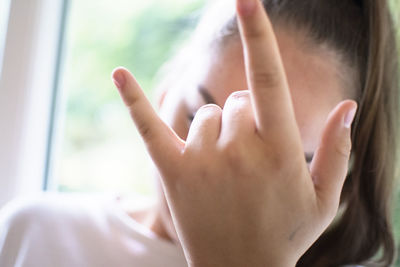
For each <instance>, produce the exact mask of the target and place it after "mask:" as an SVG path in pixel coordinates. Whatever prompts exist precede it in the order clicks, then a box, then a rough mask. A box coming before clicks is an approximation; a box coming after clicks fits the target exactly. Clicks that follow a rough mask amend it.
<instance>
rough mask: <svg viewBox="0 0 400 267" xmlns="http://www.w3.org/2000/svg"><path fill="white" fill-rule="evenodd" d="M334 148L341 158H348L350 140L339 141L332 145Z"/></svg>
mask: <svg viewBox="0 0 400 267" xmlns="http://www.w3.org/2000/svg"><path fill="white" fill-rule="evenodd" d="M334 149H335V152H336V153H337V154H338V155H339V156H341V157H343V158H349V157H350V152H351V142H350V140H346V141H343V142H340V143H338V144H336V145H335V146H334Z"/></svg>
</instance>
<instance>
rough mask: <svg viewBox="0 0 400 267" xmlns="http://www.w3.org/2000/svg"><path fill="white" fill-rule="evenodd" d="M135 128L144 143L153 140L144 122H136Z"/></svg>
mask: <svg viewBox="0 0 400 267" xmlns="http://www.w3.org/2000/svg"><path fill="white" fill-rule="evenodd" d="M136 128H137V130H138V131H139V134H140V135H141V136H142V138H143V139H144V140H145V141H146V140H150V139H152V138H153V131H152V130H151V127H149V125H148V124H147V123H146V122H137V123H136Z"/></svg>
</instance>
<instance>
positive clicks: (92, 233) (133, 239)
mask: <svg viewBox="0 0 400 267" xmlns="http://www.w3.org/2000/svg"><path fill="white" fill-rule="evenodd" d="M0 266H1V267H28V266H29V267H67V266H68V267H72V266H73V267H80V266H84V267H101V266H107V267H108V266H116V267H124V266H129V267H135V266H138V267H139V266H143V267H160V266H162V267H164V266H165V267H168V266H171V267H181V266H187V263H186V260H185V257H184V254H183V251H182V248H181V247H179V246H177V245H175V244H173V243H171V242H168V241H165V240H163V239H160V238H158V237H157V236H156V235H155V234H154V233H153V232H151V231H150V230H149V229H147V228H146V227H144V226H142V225H141V224H139V223H138V222H136V221H135V220H133V219H132V218H131V217H129V216H128V214H127V213H126V212H125V211H123V209H122V208H121V206H120V205H119V204H118V203H117V202H116V201H111V200H110V199H108V198H107V199H106V200H105V199H98V198H88V197H76V196H65V195H54V194H51V195H47V194H46V195H44V196H42V197H39V198H33V199H24V200H21V199H19V200H14V201H12V202H10V203H9V204H7V205H6V206H5V207H4V208H2V209H1V210H0Z"/></svg>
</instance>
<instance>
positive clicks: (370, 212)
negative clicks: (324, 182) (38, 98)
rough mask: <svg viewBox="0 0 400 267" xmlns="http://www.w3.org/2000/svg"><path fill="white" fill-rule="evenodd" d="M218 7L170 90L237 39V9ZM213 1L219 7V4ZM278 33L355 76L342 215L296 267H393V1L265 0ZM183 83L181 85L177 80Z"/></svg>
mask: <svg viewBox="0 0 400 267" xmlns="http://www.w3.org/2000/svg"><path fill="white" fill-rule="evenodd" d="M214 1H215V3H214V4H215V5H214V6H213V7H212V8H210V9H209V10H208V11H206V12H205V16H204V18H203V19H202V20H201V22H200V24H199V26H198V28H197V30H196V32H195V34H194V35H193V38H192V39H191V40H190V41H189V42H188V44H187V45H186V46H185V48H184V49H183V50H182V52H181V53H180V54H179V55H178V56H177V57H175V59H173V60H172V61H171V62H170V63H169V64H167V65H166V67H165V68H164V69H163V72H162V73H163V76H164V77H165V79H163V80H162V83H161V84H160V88H161V90H164V89H165V88H167V87H168V86H169V85H171V84H172V82H171V81H176V80H179V78H178V77H182V76H184V74H185V72H188V71H189V70H190V69H194V68H195V66H196V64H195V62H196V57H197V56H200V57H201V55H202V53H207V50H208V49H210V47H212V46H215V45H216V44H220V45H223V44H224V42H225V41H226V40H229V39H230V38H232V37H237V36H238V28H237V21H236V18H235V13H234V7H233V6H232V4H231V3H232V2H234V1H231V0H230V1H227V0H220V1H216V0H214ZM214 1H213V2H214ZM262 2H263V4H264V7H265V9H266V10H267V12H268V15H269V16H270V18H271V21H272V23H273V24H274V25H283V26H289V27H297V28H298V29H299V30H303V32H306V33H307V35H308V36H309V38H310V39H311V41H313V42H314V43H315V44H316V45H318V44H321V45H322V44H324V45H328V46H329V47H330V48H332V49H333V50H334V51H336V52H337V55H338V56H340V57H341V58H342V59H343V64H346V65H347V66H346V67H349V68H351V69H352V70H354V72H353V73H354V77H353V79H354V85H355V87H356V88H346V89H348V90H351V91H354V92H355V93H354V94H352V95H354V98H355V100H356V101H357V102H358V104H359V109H358V113H357V115H356V118H355V122H354V124H353V129H352V130H353V131H352V144H353V150H352V155H351V160H350V167H349V172H348V176H347V178H346V182H345V184H344V187H343V191H342V195H341V206H340V213H339V214H338V216H337V218H336V219H335V221H334V223H333V224H332V225H331V226H330V227H329V228H328V230H326V231H325V232H324V233H323V234H322V235H321V236H320V238H319V239H318V240H317V241H316V242H315V243H314V244H313V245H312V247H311V248H310V249H309V250H308V251H307V252H306V253H305V254H304V255H303V257H302V258H301V259H300V260H299V262H298V263H297V266H307V267H308V266H324V267H325V266H339V265H344V264H363V265H367V266H390V265H391V264H392V263H393V262H394V259H395V254H396V253H395V242H394V237H393V232H392V230H393V229H392V218H391V212H392V207H391V203H393V200H394V199H393V191H394V190H393V188H394V180H395V173H396V169H395V167H396V161H397V142H396V140H397V136H398V120H397V116H398V115H399V108H398V101H399V92H398V91H399V83H398V82H399V81H398V66H397V65H398V63H397V59H398V56H397V49H396V42H395V32H394V23H393V21H392V19H391V16H390V12H389V7H388V3H387V2H386V0H342V1H322V0H263V1H262ZM177 78H178V79H177Z"/></svg>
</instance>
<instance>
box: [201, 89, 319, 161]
mask: <svg viewBox="0 0 400 267" xmlns="http://www.w3.org/2000/svg"><path fill="white" fill-rule="evenodd" d="M197 89H198V91H199V94H200V95H201V97H202V98H203V100H204V102H205V103H206V104H215V105H217V103H216V101H215V100H214V98H213V97H212V96H211V94H210V93H209V92H208V89H207V88H205V87H204V86H203V85H198V86H197ZM304 157H305V159H306V162H307V163H311V161H312V159H313V157H314V153H304Z"/></svg>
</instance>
